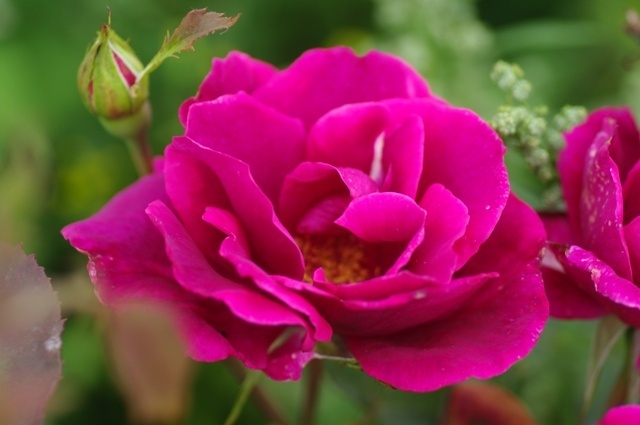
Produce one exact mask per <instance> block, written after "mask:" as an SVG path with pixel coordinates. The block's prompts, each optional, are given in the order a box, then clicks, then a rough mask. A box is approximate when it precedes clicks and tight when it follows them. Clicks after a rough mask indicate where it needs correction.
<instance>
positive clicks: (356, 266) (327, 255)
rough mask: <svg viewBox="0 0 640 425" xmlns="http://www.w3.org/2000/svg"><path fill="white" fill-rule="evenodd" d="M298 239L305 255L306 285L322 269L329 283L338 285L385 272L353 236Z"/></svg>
mask: <svg viewBox="0 0 640 425" xmlns="http://www.w3.org/2000/svg"><path fill="white" fill-rule="evenodd" d="M295 240H296V242H297V244H298V246H299V247H300V250H301V251H302V255H303V256H304V262H305V272H304V281H305V282H311V281H312V280H313V272H314V271H315V270H316V269H318V268H319V267H322V270H323V271H324V274H325V276H326V278H327V280H328V281H329V282H332V283H336V284H342V283H353V282H360V281H363V280H367V279H369V278H371V277H375V276H379V275H380V274H381V272H382V270H381V267H380V266H378V265H375V264H374V263H373V262H372V261H371V258H370V257H369V256H368V255H367V253H366V251H365V245H364V243H363V242H362V241H361V240H360V239H358V238H357V237H355V236H354V235H353V234H351V233H348V234H339V235H299V236H296V237H295Z"/></svg>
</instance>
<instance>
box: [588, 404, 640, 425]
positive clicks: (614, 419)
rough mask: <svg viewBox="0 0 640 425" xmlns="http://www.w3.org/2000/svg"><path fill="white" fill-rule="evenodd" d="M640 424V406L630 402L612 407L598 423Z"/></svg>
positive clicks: (602, 424) (616, 424)
mask: <svg viewBox="0 0 640 425" xmlns="http://www.w3.org/2000/svg"><path fill="white" fill-rule="evenodd" d="M633 424H640V406H638V405H634V404H629V405H626V406H619V407H614V408H613V409H610V410H609V411H608V412H607V414H606V415H605V416H604V418H602V420H601V421H600V422H598V424H597V425H633Z"/></svg>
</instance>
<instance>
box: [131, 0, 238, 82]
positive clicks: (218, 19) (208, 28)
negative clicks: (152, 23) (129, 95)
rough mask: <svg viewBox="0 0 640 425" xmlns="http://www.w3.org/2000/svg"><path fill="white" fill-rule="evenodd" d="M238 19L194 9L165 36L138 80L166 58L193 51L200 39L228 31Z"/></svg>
mask: <svg viewBox="0 0 640 425" xmlns="http://www.w3.org/2000/svg"><path fill="white" fill-rule="evenodd" d="M239 17H240V15H236V16H233V17H228V16H224V14H222V13H217V12H207V10H206V9H195V10H192V11H191V12H189V13H187V16H185V17H184V18H183V19H182V21H181V22H180V25H178V27H177V28H176V29H175V30H174V31H173V33H172V34H171V35H170V36H169V35H168V34H167V37H165V39H164V43H162V47H161V48H160V50H159V51H158V53H156V55H155V56H154V57H153V59H151V62H149V64H148V65H147V66H146V68H145V69H144V70H143V71H142V73H141V75H140V76H139V77H138V79H139V80H140V79H142V78H143V76H144V75H146V74H148V73H150V72H152V71H154V70H155V69H156V68H158V66H160V64H161V63H162V62H164V61H165V60H166V59H167V58H169V57H171V56H175V55H176V54H178V53H180V52H183V51H185V50H193V43H195V42H196V41H197V40H199V39H200V38H202V37H205V36H207V35H209V34H212V33H214V32H216V31H219V30H226V29H229V28H230V27H231V26H232V25H233V24H235V23H236V21H237V20H238V18H239Z"/></svg>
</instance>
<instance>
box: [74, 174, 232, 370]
mask: <svg viewBox="0 0 640 425" xmlns="http://www.w3.org/2000/svg"><path fill="white" fill-rule="evenodd" d="M163 183H164V179H163V176H162V175H161V174H153V175H150V176H147V177H143V178H142V179H140V180H138V181H137V182H136V183H134V184H133V185H132V186H130V187H129V188H127V189H125V190H124V191H122V192H121V193H119V194H118V195H116V196H115V197H114V198H113V199H112V200H111V201H110V202H109V203H107V204H106V205H105V206H104V207H103V208H102V209H101V210H100V211H99V212H98V213H96V214H95V215H94V216H93V217H91V218H89V219H87V220H84V221H80V222H77V223H74V224H72V225H69V226H67V227H65V228H64V229H63V230H62V233H63V235H64V236H65V238H67V239H69V241H70V242H71V244H72V245H73V246H74V247H76V248H77V249H80V250H82V251H83V252H86V253H87V254H88V255H89V265H88V268H89V275H90V276H91V280H92V281H93V282H94V284H95V286H96V293H97V294H98V297H99V298H100V300H101V301H102V302H103V303H104V304H106V305H108V306H112V307H117V306H118V305H119V304H121V303H126V302H135V301H141V300H142V301H146V302H156V303H160V304H162V305H163V306H167V307H169V308H170V310H171V311H172V312H173V313H174V314H175V317H176V320H177V321H178V323H179V325H180V328H181V331H182V333H183V336H184V338H185V342H186V344H187V346H188V351H189V354H190V356H192V357H193V358H195V359H197V360H202V361H218V360H222V359H225V358H226V357H228V356H229V355H236V354H237V353H236V352H235V350H234V349H233V348H232V347H231V346H230V345H229V343H228V342H227V340H226V339H225V338H224V337H222V335H220V333H219V332H218V331H217V330H215V329H214V328H213V327H212V326H211V325H210V324H209V323H207V322H206V321H205V320H203V318H202V317H199V316H198V315H197V314H196V313H195V312H194V310H195V308H196V306H197V303H198V300H197V299H196V298H195V297H193V296H191V295H190V294H188V293H186V292H185V291H183V290H182V289H180V287H179V286H178V284H177V283H176V282H175V281H174V280H173V277H172V274H171V266H170V263H169V260H168V258H167V255H166V253H165V251H164V242H163V240H162V236H161V235H160V233H159V232H158V231H157V230H156V229H155V227H154V225H153V224H152V222H151V220H149V218H148V217H147V215H146V214H145V213H144V210H145V208H146V207H147V205H148V204H149V203H150V202H152V201H154V200H156V199H161V200H163V201H164V202H168V199H167V196H166V194H165V192H164V187H163Z"/></svg>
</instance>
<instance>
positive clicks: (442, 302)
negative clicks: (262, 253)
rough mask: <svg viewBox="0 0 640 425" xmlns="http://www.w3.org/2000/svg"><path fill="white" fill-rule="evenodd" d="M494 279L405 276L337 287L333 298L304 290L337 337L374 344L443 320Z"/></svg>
mask: <svg viewBox="0 0 640 425" xmlns="http://www.w3.org/2000/svg"><path fill="white" fill-rule="evenodd" d="M495 277H496V275H495V274H494V275H478V276H472V277H468V278H462V279H455V280H454V281H452V282H449V283H448V284H446V285H443V284H441V283H439V282H434V281H433V280H432V279H430V278H427V277H422V276H417V275H414V274H411V273H406V272H404V273H400V274H397V275H393V276H383V277H379V278H375V279H371V280H370V281H366V282H358V283H354V284H350V285H339V286H338V287H337V289H336V290H335V291H334V293H333V294H332V293H330V292H329V291H330V289H329V288H326V286H325V285H319V286H318V288H317V289H315V290H312V289H308V288H304V289H305V290H306V293H307V297H308V298H309V299H310V300H312V302H313V304H314V305H315V306H316V307H317V308H318V310H319V311H320V313H321V314H322V316H323V317H325V318H326V319H327V320H328V321H329V323H331V325H332V326H333V328H334V330H335V332H336V333H338V334H340V335H342V336H344V337H346V336H353V337H357V338H360V337H372V338H377V337H381V336H385V335H389V334H392V333H395V332H401V331H404V330H406V329H409V328H412V327H414V326H418V325H424V324H425V323H428V322H431V321H437V320H439V319H441V318H444V317H447V315H449V314H451V313H452V312H454V311H456V310H458V309H459V308H461V307H462V306H463V305H464V302H465V301H467V300H468V299H469V298H471V297H472V296H473V295H474V294H475V293H476V292H477V291H478V290H480V289H481V288H482V287H483V286H484V285H485V284H486V283H487V282H489V281H490V280H492V279H495ZM383 285H386V288H385V287H383ZM323 287H324V289H326V290H324V291H323V290H322V288H323ZM389 288H393V290H389ZM369 292H372V293H369ZM374 295H376V296H377V297H376V298H375V299H373V298H372V297H373V296H374Z"/></svg>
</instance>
